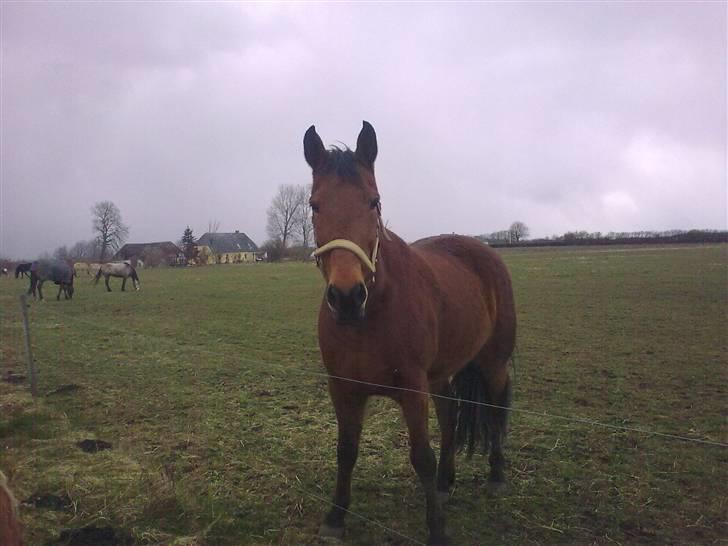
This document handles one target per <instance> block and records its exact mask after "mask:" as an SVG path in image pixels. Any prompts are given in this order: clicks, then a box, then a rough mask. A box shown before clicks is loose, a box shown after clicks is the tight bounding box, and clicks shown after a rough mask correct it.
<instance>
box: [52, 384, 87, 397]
mask: <svg viewBox="0 0 728 546" xmlns="http://www.w3.org/2000/svg"><path fill="white" fill-rule="evenodd" d="M82 388H83V387H82V386H81V385H76V384H75V383H68V384H67V385H61V386H60V387H58V388H57V389H53V390H52V391H48V392H47V393H46V396H53V395H54V394H68V393H71V392H76V391H77V390H78V389H82Z"/></svg>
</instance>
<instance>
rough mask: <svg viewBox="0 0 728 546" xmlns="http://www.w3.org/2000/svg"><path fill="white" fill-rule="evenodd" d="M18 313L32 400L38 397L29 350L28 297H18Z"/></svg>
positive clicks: (33, 364) (31, 354)
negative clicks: (20, 318) (19, 314)
mask: <svg viewBox="0 0 728 546" xmlns="http://www.w3.org/2000/svg"><path fill="white" fill-rule="evenodd" d="M20 313H21V315H22V317H23V330H24V331H25V352H26V353H27V354H28V373H30V393H31V394H32V395H33V398H35V397H36V396H38V383H37V381H36V377H35V362H34V361H33V352H32V351H31V348H30V326H29V325H28V297H27V296H26V295H25V294H21V296H20Z"/></svg>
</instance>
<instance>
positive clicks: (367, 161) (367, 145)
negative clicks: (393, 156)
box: [354, 121, 377, 169]
mask: <svg viewBox="0 0 728 546" xmlns="http://www.w3.org/2000/svg"><path fill="white" fill-rule="evenodd" d="M354 153H355V155H356V158H357V159H358V160H359V161H361V162H362V163H363V164H364V165H366V166H367V167H368V168H370V169H374V160H375V159H376V158H377V133H375V132H374V127H372V126H371V124H370V123H369V122H368V121H364V122H362V128H361V131H360V132H359V138H357V139H356V152H354Z"/></svg>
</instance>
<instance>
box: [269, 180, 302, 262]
mask: <svg viewBox="0 0 728 546" xmlns="http://www.w3.org/2000/svg"><path fill="white" fill-rule="evenodd" d="M301 190H302V188H301V186H294V185H292V184H287V185H282V186H279V187H278V193H277V194H276V196H275V197H274V198H273V202H272V203H271V205H270V207H268V225H267V226H266V231H267V233H268V237H270V238H271V239H274V240H275V239H280V241H281V244H282V246H283V248H284V249H285V248H286V245H287V244H288V239H289V238H290V237H291V236H292V235H293V233H294V229H295V227H296V218H297V217H298V214H299V213H298V209H299V208H300V207H301V198H300V195H301ZM304 191H305V190H304Z"/></svg>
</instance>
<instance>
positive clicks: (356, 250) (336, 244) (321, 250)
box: [313, 233, 379, 273]
mask: <svg viewBox="0 0 728 546" xmlns="http://www.w3.org/2000/svg"><path fill="white" fill-rule="evenodd" d="M335 248H342V249H344V250H348V251H349V252H352V253H353V254H354V255H355V256H356V257H357V258H359V259H360V260H361V262H362V263H363V264H364V265H365V266H367V268H368V269H369V271H371V272H372V273H376V272H377V254H379V233H377V239H376V240H375V241H374V250H372V257H371V258H370V257H369V256H367V253H366V252H364V251H363V250H362V248H361V247H360V246H359V245H358V244H356V243H355V242H353V241H350V240H349V239H334V240H333V241H329V242H328V243H326V244H325V245H323V246H320V247H318V248H317V249H316V250H314V251H313V255H314V256H315V257H316V261H318V258H319V256H321V255H322V254H325V253H326V252H329V251H331V250H334V249H335Z"/></svg>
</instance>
